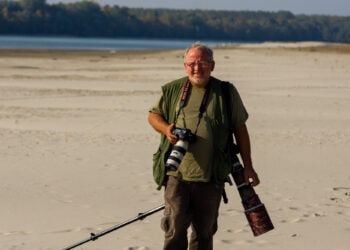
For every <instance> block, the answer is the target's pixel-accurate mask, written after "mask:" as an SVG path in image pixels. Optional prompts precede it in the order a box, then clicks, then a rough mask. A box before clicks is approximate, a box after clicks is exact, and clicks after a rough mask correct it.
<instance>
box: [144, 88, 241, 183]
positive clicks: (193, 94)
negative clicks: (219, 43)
mask: <svg viewBox="0 0 350 250" xmlns="http://www.w3.org/2000/svg"><path fill="white" fill-rule="evenodd" d="M233 89H234V91H232V93H231V98H232V99H231V100H232V117H231V120H232V124H233V125H234V126H239V125H242V124H244V123H245V122H246V120H247V119H248V113H247V112H246V109H245V108H244V105H243V103H242V100H241V98H240V96H239V94H238V92H237V90H236V89H235V88H233ZM204 93H205V88H197V87H192V88H191V91H190V93H189V96H188V101H187V104H186V106H185V107H184V108H182V109H181V110H180V113H179V116H178V119H177V124H176V127H178V128H187V129H190V130H191V131H192V133H195V131H196V130H197V140H196V141H195V142H192V143H190V144H189V147H188V150H187V152H186V154H185V156H184V157H183V159H182V161H181V164H180V166H179V168H178V170H177V171H168V172H167V174H168V175H172V176H177V177H179V178H180V179H183V180H186V181H194V182H209V181H210V180H211V173H212V172H211V171H212V168H211V166H212V159H213V157H215V156H214V155H213V152H214V148H213V147H214V143H213V142H214V141H213V136H215V135H213V130H212V128H211V126H210V122H209V121H210V120H211V119H213V117H214V116H213V112H214V108H213V102H212V93H211V92H210V94H209V100H208V105H207V108H206V111H205V112H204V113H203V117H202V118H201V119H200V122H199V125H198V129H197V124H198V120H199V118H198V115H199V108H200V105H201V103H202V99H203V96H204ZM163 105H164V100H163V96H161V97H160V99H159V100H158V101H157V103H156V104H155V105H154V106H153V107H152V108H151V109H150V112H152V113H157V114H159V115H161V116H163V115H164V106H163ZM178 110H179V105H178V107H177V112H178Z"/></svg>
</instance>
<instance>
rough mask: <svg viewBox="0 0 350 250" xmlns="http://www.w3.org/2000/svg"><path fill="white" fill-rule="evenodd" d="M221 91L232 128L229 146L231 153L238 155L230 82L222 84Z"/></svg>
mask: <svg viewBox="0 0 350 250" xmlns="http://www.w3.org/2000/svg"><path fill="white" fill-rule="evenodd" d="M221 91H222V96H223V99H224V102H225V104H224V105H225V106H226V114H227V119H228V124H229V128H230V136H229V137H228V138H229V139H228V140H229V141H228V143H229V146H230V147H232V148H231V152H233V153H234V154H238V153H239V149H238V146H237V145H236V144H235V143H234V140H233V127H232V124H231V116H232V111H231V108H232V105H231V96H230V83H229V82H222V83H221Z"/></svg>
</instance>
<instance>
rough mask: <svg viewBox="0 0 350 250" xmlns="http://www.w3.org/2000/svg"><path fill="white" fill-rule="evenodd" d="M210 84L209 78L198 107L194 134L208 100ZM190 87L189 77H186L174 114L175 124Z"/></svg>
mask: <svg viewBox="0 0 350 250" xmlns="http://www.w3.org/2000/svg"><path fill="white" fill-rule="evenodd" d="M210 85H211V84H210V80H209V82H208V84H207V86H205V93H204V95H203V98H202V102H201V105H200V107H199V114H198V122H197V126H196V131H195V132H194V134H195V135H196V134H197V130H198V127H199V124H200V122H201V119H202V117H203V113H204V112H205V110H206V109H207V105H208V100H209V93H210ZM191 88H192V85H191V82H190V80H189V79H187V81H186V83H185V85H184V87H183V90H182V94H181V99H180V103H179V106H180V108H179V110H178V112H177V114H176V118H175V122H174V123H175V124H176V122H177V119H178V117H179V115H180V111H181V110H182V109H183V108H184V107H185V106H186V103H187V101H188V96H189V93H190V91H191Z"/></svg>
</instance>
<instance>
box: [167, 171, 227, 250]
mask: <svg viewBox="0 0 350 250" xmlns="http://www.w3.org/2000/svg"><path fill="white" fill-rule="evenodd" d="M223 188H224V184H223V183H221V184H217V183H211V182H210V183H204V182H188V181H182V180H179V179H177V178H176V177H172V176H169V179H168V181H167V185H166V188H165V192H164V200H165V211H164V217H163V218H162V222H161V227H162V229H163V231H164V232H165V240H164V248H163V250H187V247H188V239H187V229H188V228H189V226H191V229H192V233H191V238H190V242H189V249H190V250H213V236H214V234H215V233H216V231H217V218H218V215H219V206H220V201H221V195H222V192H223Z"/></svg>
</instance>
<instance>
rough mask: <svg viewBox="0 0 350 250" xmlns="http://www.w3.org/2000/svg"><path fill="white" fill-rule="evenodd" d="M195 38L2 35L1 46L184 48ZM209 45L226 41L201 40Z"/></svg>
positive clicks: (89, 48)
mask: <svg viewBox="0 0 350 250" xmlns="http://www.w3.org/2000/svg"><path fill="white" fill-rule="evenodd" d="M194 42H196V41H195V40H176V39H171V40H169V39H168V40H162V39H137V38H135V39H128V38H75V37H32V36H0V48H22V49H78V50H135V49H184V48H187V47H188V46H189V45H190V44H192V43H194ZM201 42H202V43H204V44H207V45H214V44H222V43H227V41H226V42H224V41H201Z"/></svg>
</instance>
